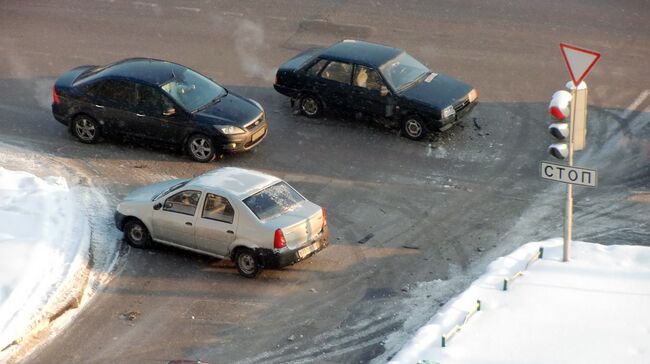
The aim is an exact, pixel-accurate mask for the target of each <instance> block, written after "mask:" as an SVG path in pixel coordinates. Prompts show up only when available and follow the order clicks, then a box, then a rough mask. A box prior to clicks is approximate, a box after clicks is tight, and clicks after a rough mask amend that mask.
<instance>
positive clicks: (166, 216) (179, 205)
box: [152, 190, 202, 248]
mask: <svg viewBox="0 0 650 364" xmlns="http://www.w3.org/2000/svg"><path fill="white" fill-rule="evenodd" d="M201 194H202V193H201V191H198V190H184V191H180V192H177V193H175V194H173V195H172V196H170V197H168V198H167V199H165V202H164V203H163V206H162V208H160V209H158V210H154V212H153V216H152V217H153V232H152V237H153V238H154V239H155V240H159V241H162V242H168V243H173V244H178V245H182V246H185V247H188V248H196V244H195V242H194V223H195V221H196V212H197V210H198V209H197V206H198V205H199V202H200V199H201Z"/></svg>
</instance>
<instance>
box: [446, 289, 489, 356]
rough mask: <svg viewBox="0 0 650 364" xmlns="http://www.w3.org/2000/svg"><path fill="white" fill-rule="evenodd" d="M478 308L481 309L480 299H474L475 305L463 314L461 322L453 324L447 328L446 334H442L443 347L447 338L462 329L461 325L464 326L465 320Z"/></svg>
mask: <svg viewBox="0 0 650 364" xmlns="http://www.w3.org/2000/svg"><path fill="white" fill-rule="evenodd" d="M480 310H481V300H476V305H475V306H474V308H473V309H472V310H471V311H469V312H468V313H467V314H466V315H465V320H463V323H462V324H460V325H454V327H453V328H452V329H451V330H449V332H448V333H447V334H446V335H442V347H443V348H444V347H446V346H447V340H449V339H451V337H452V336H454V334H456V333H457V332H458V331H460V329H462V328H463V326H465V324H466V323H467V321H469V318H470V317H472V316H473V315H474V314H475V313H476V312H478V311H480Z"/></svg>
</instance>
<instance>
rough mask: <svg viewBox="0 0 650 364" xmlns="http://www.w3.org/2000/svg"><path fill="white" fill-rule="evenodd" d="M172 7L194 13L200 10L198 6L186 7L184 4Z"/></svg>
mask: <svg viewBox="0 0 650 364" xmlns="http://www.w3.org/2000/svg"><path fill="white" fill-rule="evenodd" d="M174 9H176V10H185V11H193V12H195V13H198V12H200V11H201V9H199V8H188V7H185V6H174Z"/></svg>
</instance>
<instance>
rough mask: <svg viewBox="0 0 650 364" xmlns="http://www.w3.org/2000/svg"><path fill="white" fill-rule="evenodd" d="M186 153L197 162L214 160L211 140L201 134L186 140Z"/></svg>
mask: <svg viewBox="0 0 650 364" xmlns="http://www.w3.org/2000/svg"><path fill="white" fill-rule="evenodd" d="M187 151H188V153H189V154H190V157H192V159H194V160H195V161H197V162H201V163H206V162H209V161H211V160H213V159H214V156H215V149H214V145H213V144H212V139H210V138H208V137H207V136H205V135H203V134H195V135H192V136H191V137H190V139H188V140H187Z"/></svg>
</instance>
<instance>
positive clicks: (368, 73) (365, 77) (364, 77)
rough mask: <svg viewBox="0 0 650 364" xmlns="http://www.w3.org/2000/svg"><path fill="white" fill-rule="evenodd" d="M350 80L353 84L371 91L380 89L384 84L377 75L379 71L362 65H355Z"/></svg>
mask: <svg viewBox="0 0 650 364" xmlns="http://www.w3.org/2000/svg"><path fill="white" fill-rule="evenodd" d="M352 80H353V84H354V85H355V86H358V87H363V88H366V89H368V90H373V91H380V90H381V87H382V86H385V84H384V81H383V80H382V79H381V76H380V75H379V72H377V71H376V70H373V69H372V68H368V67H364V66H356V67H355V70H354V77H353V78H352Z"/></svg>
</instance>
